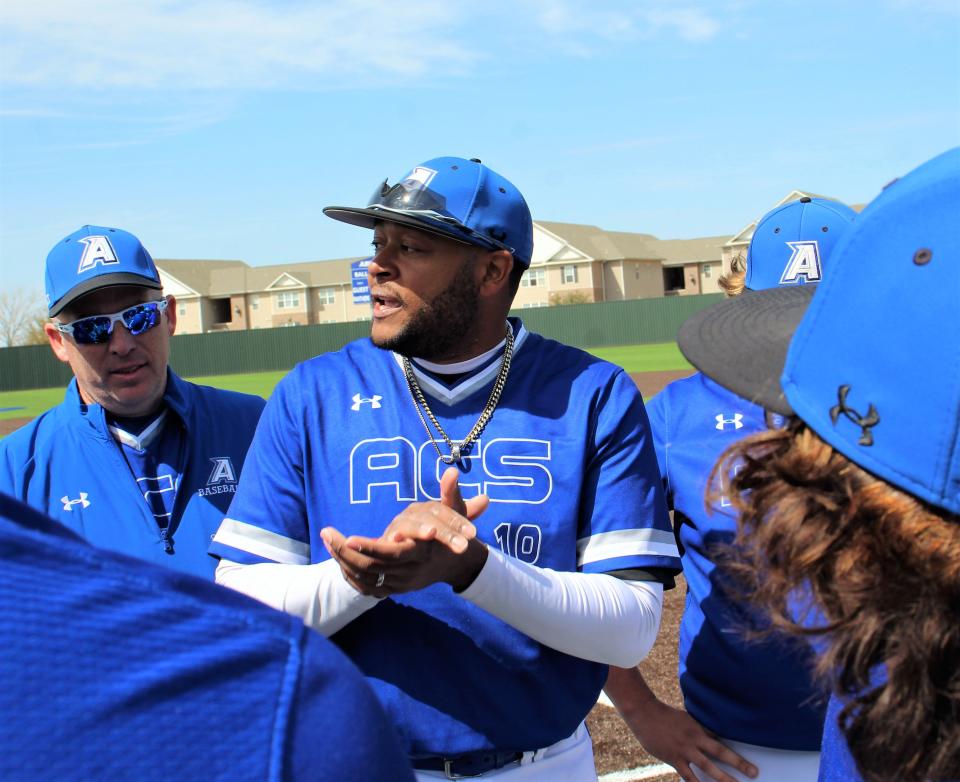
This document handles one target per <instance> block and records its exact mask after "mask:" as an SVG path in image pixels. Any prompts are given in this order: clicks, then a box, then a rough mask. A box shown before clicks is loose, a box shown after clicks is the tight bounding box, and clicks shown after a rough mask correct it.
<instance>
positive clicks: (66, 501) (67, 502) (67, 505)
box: [60, 491, 90, 511]
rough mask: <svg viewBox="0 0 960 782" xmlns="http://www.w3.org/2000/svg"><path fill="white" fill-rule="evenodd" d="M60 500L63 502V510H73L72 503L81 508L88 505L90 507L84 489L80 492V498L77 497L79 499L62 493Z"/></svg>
mask: <svg viewBox="0 0 960 782" xmlns="http://www.w3.org/2000/svg"><path fill="white" fill-rule="evenodd" d="M60 502H62V503H63V509H64V510H69V511H72V510H73V506H74V505H79V506H80V507H81V508H89V507H90V500H88V499H87V493H86V492H85V491H82V492H80V499H79V500H71V499H70V497H69V496H68V495H66V494H64V495H63V496H62V497H61V498H60Z"/></svg>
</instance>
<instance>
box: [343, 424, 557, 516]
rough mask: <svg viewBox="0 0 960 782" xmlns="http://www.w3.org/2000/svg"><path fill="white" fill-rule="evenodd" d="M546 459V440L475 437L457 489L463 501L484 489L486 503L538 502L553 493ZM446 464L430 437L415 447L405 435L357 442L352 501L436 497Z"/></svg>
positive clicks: (352, 461)
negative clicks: (378, 496)
mask: <svg viewBox="0 0 960 782" xmlns="http://www.w3.org/2000/svg"><path fill="white" fill-rule="evenodd" d="M550 460H551V444H550V442H549V441H546V440H533V439H527V438H507V437H502V438H497V439H495V440H490V441H489V442H487V443H484V442H483V440H482V439H481V440H477V441H476V442H475V443H474V444H473V447H472V448H471V449H470V453H469V454H467V455H466V456H465V457H464V459H463V461H464V462H465V463H466V465H469V466H468V467H467V468H466V469H464V470H463V472H462V474H461V480H460V490H461V492H462V493H463V497H464V499H467V498H469V497H474V496H476V495H477V494H480V493H483V494H486V495H487V496H488V497H489V498H490V502H504V503H524V504H532V505H539V504H541V503H544V502H546V501H547V499H549V497H550V495H551V494H552V493H553V474H552V473H551V472H550V469H549V466H548V463H549V462H550ZM466 465H465V466H466ZM446 466H447V465H445V464H444V463H443V462H442V461H441V460H440V458H439V456H437V454H436V450H435V449H434V445H433V443H432V442H430V441H429V440H427V441H426V442H424V443H422V444H421V445H420V446H419V447H417V446H415V445H414V444H413V443H412V442H410V441H409V440H408V439H407V438H405V437H377V438H370V439H366V440H361V441H360V442H358V443H357V444H356V445H355V446H354V447H353V449H352V450H351V451H350V503H351V504H352V505H357V504H365V503H372V502H374V500H375V497H374V495H375V494H379V495H380V497H381V498H382V499H386V500H393V501H396V502H416V501H417V500H423V499H429V500H439V499H440V476H441V474H442V473H443V470H444V469H446ZM384 493H385V494H384Z"/></svg>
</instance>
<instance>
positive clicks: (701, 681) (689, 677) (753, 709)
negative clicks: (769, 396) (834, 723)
mask: <svg viewBox="0 0 960 782" xmlns="http://www.w3.org/2000/svg"><path fill="white" fill-rule="evenodd" d="M648 412H649V415H650V426H651V429H652V432H653V437H654V443H655V445H656V451H657V458H658V460H659V463H660V471H661V473H662V475H663V480H664V488H665V492H666V497H667V504H668V505H669V506H670V507H671V508H672V509H673V511H674V519H673V521H674V529H675V531H676V535H677V541H678V543H679V546H680V552H681V556H682V557H683V573H684V576H685V577H686V580H687V598H686V606H685V608H684V613H683V619H682V621H681V624H680V687H681V689H682V691H683V696H684V702H685V705H686V708H687V711H689V712H690V714H692V715H693V717H694V718H695V719H696V720H697V721H698V722H700V723H701V724H702V725H704V726H705V727H707V728H709V729H710V730H712V731H714V732H716V733H717V734H719V735H720V736H723V737H725V738H728V739H733V740H735V741H743V742H746V743H749V744H757V745H760V746H765V747H773V748H776V749H789V750H809V751H812V750H816V749H818V748H819V746H820V734H821V729H822V726H823V711H824V697H823V695H822V694H821V692H820V691H819V690H818V689H817V688H816V687H815V685H814V684H813V680H812V674H811V670H812V665H813V661H812V653H811V652H810V650H809V649H808V647H807V645H806V644H803V643H801V642H799V641H796V640H793V639H788V638H787V637H785V636H783V637H779V636H778V637H776V638H773V639H769V640H762V641H758V640H749V641H748V640H747V639H745V638H744V631H745V630H747V629H756V628H759V627H760V626H761V622H760V619H759V618H758V617H757V616H756V615H755V614H754V613H753V612H752V611H751V610H750V609H749V608H748V607H747V606H745V605H742V604H741V603H740V602H739V601H737V600H735V599H731V597H730V596H729V594H728V593H727V591H726V590H725V586H726V584H725V579H724V577H723V576H722V573H721V571H720V570H719V569H718V567H717V555H716V552H715V547H716V546H718V545H719V546H725V545H728V544H730V543H731V542H732V541H733V538H734V535H735V533H736V528H737V525H736V517H735V516H734V515H733V513H732V512H730V511H729V510H725V509H728V508H729V507H730V505H729V500H728V499H727V497H726V496H723V497H721V499H720V503H719V505H720V507H715V508H713V509H712V512H708V511H707V509H706V507H705V499H704V495H705V493H706V490H707V482H708V478H709V476H710V473H711V471H712V469H713V466H714V464H715V463H716V461H717V459H718V458H719V457H720V454H721V453H723V451H724V450H725V449H726V448H728V447H729V446H731V445H733V444H734V443H736V442H737V441H739V440H741V439H743V438H744V437H746V436H747V435H750V434H754V433H756V432H761V431H764V430H766V428H767V425H766V421H765V418H764V411H763V409H762V408H760V407H758V406H757V405H754V404H752V403H750V402H747V401H746V400H744V399H741V398H740V397H738V396H736V395H735V394H733V393H731V392H730V391H727V390H726V389H725V388H723V387H722V386H720V385H718V384H717V383H715V382H714V381H712V380H711V379H710V378H708V377H706V376H705V375H702V374H700V373H697V374H695V375H693V376H691V377H689V378H684V379H682V380H677V381H675V382H673V383H671V384H670V385H668V386H667V387H666V388H665V389H664V390H663V391H661V392H660V393H659V394H657V395H656V396H655V397H654V398H653V399H652V400H650V404H649V405H648ZM724 480H725V479H724Z"/></svg>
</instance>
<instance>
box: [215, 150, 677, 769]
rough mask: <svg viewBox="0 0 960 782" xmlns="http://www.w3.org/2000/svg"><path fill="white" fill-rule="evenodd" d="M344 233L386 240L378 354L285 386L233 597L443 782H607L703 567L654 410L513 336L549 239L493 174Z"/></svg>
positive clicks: (368, 218)
mask: <svg viewBox="0 0 960 782" xmlns="http://www.w3.org/2000/svg"><path fill="white" fill-rule="evenodd" d="M325 212H326V214H328V215H329V216H330V217H333V218H335V219H338V220H343V221H345V222H349V223H353V224H355V225H359V226H363V227H366V228H369V229H372V230H373V246H374V251H375V255H374V257H373V259H372V261H371V263H370V267H369V270H368V272H369V282H370V292H371V296H372V299H373V325H372V331H371V338H370V339H369V340H366V339H365V340H361V341H358V342H355V343H352V344H350V345H348V346H346V347H345V348H344V349H343V350H341V351H340V352H338V353H334V354H328V355H324V356H320V357H318V358H315V359H313V360H311V361H307V362H305V363H303V364H301V365H300V366H298V367H297V368H296V369H294V370H293V372H291V374H290V375H289V376H288V377H287V378H286V379H285V380H284V381H282V382H281V383H280V384H279V385H278V387H277V389H276V391H275V392H274V395H273V397H272V398H271V400H270V403H269V404H268V405H267V409H266V411H265V412H264V418H263V420H262V422H261V426H260V428H259V429H258V432H257V436H256V438H255V439H254V444H253V445H252V446H251V450H250V456H249V459H248V463H247V467H246V472H245V473H244V477H243V479H242V481H241V485H240V489H239V491H238V493H237V496H236V498H235V499H234V502H233V504H232V505H231V507H230V512H229V515H228V518H226V519H225V520H224V522H223V524H222V526H221V527H220V529H219V530H218V532H217V534H216V537H215V538H214V542H213V545H212V546H211V552H212V553H214V554H216V555H217V556H219V557H221V558H222V561H221V563H220V565H219V567H218V569H217V579H218V581H219V582H221V583H224V584H227V585H229V586H231V587H233V588H236V589H238V590H241V591H243V592H246V593H248V594H250V595H253V596H255V597H258V598H259V599H261V600H263V601H264V602H266V603H268V604H270V605H273V606H275V607H278V608H282V609H284V610H286V611H289V612H291V613H294V614H296V615H298V616H301V617H303V618H304V619H305V620H306V622H307V623H308V624H309V625H311V626H312V627H315V628H317V629H319V630H320V631H321V632H323V633H325V634H327V635H330V636H331V637H332V638H333V640H334V641H335V642H336V643H337V644H338V645H339V646H340V647H341V648H342V649H343V650H344V651H345V652H346V653H347V654H348V656H349V657H350V658H351V659H353V661H354V662H356V663H357V665H358V666H359V667H360V669H361V670H362V671H363V672H364V673H365V674H366V675H367V677H368V681H369V682H370V683H371V685H372V686H373V688H374V690H375V692H376V693H377V695H378V696H379V697H380V699H381V702H382V703H383V704H384V706H385V707H386V709H387V712H388V715H389V716H390V718H391V719H392V721H393V723H394V725H395V726H396V727H397V729H398V730H399V732H400V735H401V739H402V740H403V742H404V744H405V747H406V750H407V752H408V754H409V756H410V757H411V759H412V761H413V765H414V768H415V769H416V772H417V775H418V778H420V779H434V778H437V777H439V778H444V776H447V777H450V778H455V777H456V775H484V776H485V777H488V776H489V777H494V776H495V777H497V778H504V779H505V778H506V777H508V776H509V778H510V779H511V780H514V779H517V780H520V779H522V780H530V782H534V781H535V780H557V779H564V780H572V781H574V782H576V780H586V779H595V776H596V772H595V768H594V762H593V757H592V749H591V746H590V740H589V736H588V735H587V733H586V730H585V728H584V727H583V719H584V717H585V716H586V715H587V713H588V712H589V711H590V709H591V707H592V706H593V705H594V703H595V702H596V698H597V695H598V693H599V691H600V687H601V686H602V684H603V682H604V680H605V678H606V673H607V665H608V664H610V663H614V664H618V665H624V664H628V665H633V664H635V663H636V662H637V661H638V660H640V659H641V658H642V657H644V656H645V654H646V653H647V651H648V650H649V648H650V646H651V645H652V643H653V641H654V638H655V635H656V632H657V628H658V626H659V616H660V608H661V601H662V591H663V586H664V584H672V577H673V574H674V573H675V572H676V571H677V568H678V565H679V559H678V552H677V549H676V544H675V541H674V538H673V534H672V532H671V531H670V526H669V520H668V518H667V513H666V508H665V506H664V503H663V497H662V490H661V487H660V480H659V475H658V472H657V466H656V456H655V454H654V452H653V445H652V442H651V440H650V436H649V430H648V425H647V419H646V414H645V412H644V409H643V403H642V401H641V399H640V396H639V394H638V393H637V390H636V388H635V386H634V384H633V382H632V381H631V380H630V378H629V377H628V376H627V375H626V374H625V373H624V372H623V371H622V370H621V369H620V368H618V367H615V366H612V365H610V364H607V363H605V362H603V361H599V360H598V359H596V358H594V357H592V356H590V355H589V354H587V353H584V352H582V351H579V350H575V349H572V348H569V347H566V346H564V345H561V344H559V343H557V342H553V341H551V340H547V339H544V338H543V337H540V336H538V335H536V334H532V333H530V332H529V331H527V330H526V329H525V328H524V326H523V324H522V323H521V322H520V321H519V320H518V319H514V318H510V319H508V318H507V314H508V311H509V309H510V305H511V302H512V300H513V297H514V294H515V293H516V290H517V288H518V286H519V283H520V277H521V276H522V274H523V273H524V271H525V270H526V268H527V267H528V266H529V265H530V262H531V260H532V255H533V224H532V220H531V218H530V211H529V209H528V208H527V205H526V202H525V201H524V199H523V197H522V196H521V194H520V192H519V191H518V190H517V189H516V187H514V185H513V184H511V183H510V182H509V181H508V180H506V179H505V178H504V177H502V176H500V175H499V174H497V173H496V172H494V171H492V170H491V169H489V168H488V167H486V166H484V165H482V164H481V163H480V161H477V160H466V159H462V158H450V157H448V158H437V159H434V160H430V161H427V162H426V163H423V164H422V165H420V166H416V167H415V168H414V169H413V170H411V171H410V172H409V173H408V174H407V175H406V176H404V177H403V178H402V179H401V180H400V181H399V182H398V183H397V184H395V185H392V186H391V185H389V184H388V183H387V182H386V181H384V182H383V184H382V185H381V186H379V187H378V188H377V189H376V191H375V192H374V195H373V196H372V198H371V199H370V201H369V202H368V205H367V206H365V207H359V208H348V207H329V208H327V209H326V210H325ZM451 467H455V468H456V469H449V468H451ZM487 505H488V506H487ZM484 506H487V507H486V510H485V512H483V513H480V511H481V510H482V509H483V508H484ZM467 516H469V517H471V518H472V523H471V521H468V519H467V518H466V517H467Z"/></svg>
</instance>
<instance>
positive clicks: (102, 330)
mask: <svg viewBox="0 0 960 782" xmlns="http://www.w3.org/2000/svg"><path fill="white" fill-rule="evenodd" d="M73 338H74V340H76V341H77V342H78V343H79V344H81V345H99V344H101V343H103V342H106V341H107V340H108V339H110V318H101V317H93V318H83V319H82V320H77V321H74V323H73Z"/></svg>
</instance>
